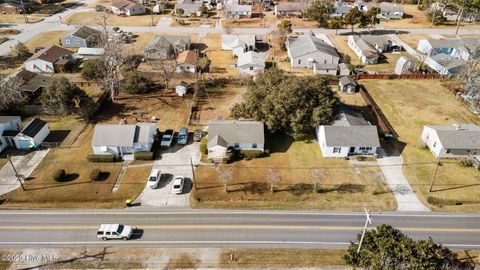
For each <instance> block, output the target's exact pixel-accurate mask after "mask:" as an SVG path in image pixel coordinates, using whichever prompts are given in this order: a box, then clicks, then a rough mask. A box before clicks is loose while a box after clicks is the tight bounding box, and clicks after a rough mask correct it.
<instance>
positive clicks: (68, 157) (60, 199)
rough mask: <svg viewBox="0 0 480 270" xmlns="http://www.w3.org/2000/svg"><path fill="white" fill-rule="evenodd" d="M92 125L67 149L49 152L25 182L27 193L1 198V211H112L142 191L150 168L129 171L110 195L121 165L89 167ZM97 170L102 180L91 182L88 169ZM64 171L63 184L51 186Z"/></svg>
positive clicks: (7, 195)
mask: <svg viewBox="0 0 480 270" xmlns="http://www.w3.org/2000/svg"><path fill="white" fill-rule="evenodd" d="M93 128H94V126H93V125H89V126H88V127H87V128H86V130H85V131H84V132H83V133H82V134H81V135H80V136H79V137H78V139H77V140H76V141H75V143H74V144H73V145H72V147H71V148H56V149H51V150H50V152H49V153H48V154H47V156H46V157H45V158H44V160H43V161H42V162H41V163H40V164H39V166H38V167H37V168H36V169H35V171H34V172H33V173H32V175H31V178H30V180H27V181H26V185H25V186H26V188H27V191H22V190H21V189H16V190H14V191H12V192H10V193H7V194H5V195H3V196H1V199H5V202H4V203H3V204H2V207H3V208H113V207H122V206H124V201H125V199H127V198H131V199H134V198H136V196H138V194H140V192H141V191H142V190H143V188H144V185H145V182H146V179H147V176H148V173H149V171H150V168H129V169H127V171H126V174H125V176H124V178H123V181H122V183H121V185H120V188H119V190H118V191H117V192H115V193H112V191H111V190H112V188H113V186H114V184H115V181H116V179H117V176H118V174H119V171H120V167H121V163H90V162H88V161H87V160H86V156H87V155H88V154H90V153H91V152H92V150H91V146H90V142H91V139H92V136H93ZM95 168H98V169H101V170H102V172H104V174H103V179H102V180H101V181H95V182H92V181H90V179H89V174H90V172H91V170H92V169H95ZM57 169H65V170H66V173H67V180H66V181H64V182H61V183H57V182H55V181H54V180H53V179H52V177H51V175H52V172H54V171H55V170H57Z"/></svg>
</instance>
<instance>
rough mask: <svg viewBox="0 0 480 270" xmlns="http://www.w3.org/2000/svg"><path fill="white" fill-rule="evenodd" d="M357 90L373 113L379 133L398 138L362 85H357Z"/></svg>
mask: <svg viewBox="0 0 480 270" xmlns="http://www.w3.org/2000/svg"><path fill="white" fill-rule="evenodd" d="M359 89H360V90H359V92H360V95H362V98H363V99H364V100H365V103H367V106H368V107H369V108H370V110H371V111H372V112H373V114H374V116H375V119H376V120H377V126H378V129H379V130H380V133H382V134H387V133H390V134H392V135H393V136H395V137H398V134H397V133H396V132H395V130H394V129H393V126H392V125H391V124H390V122H388V119H387V117H386V116H385V115H384V114H383V112H382V110H380V107H378V105H377V103H375V101H374V100H373V98H372V96H370V93H368V91H367V89H366V88H365V87H364V86H363V85H359Z"/></svg>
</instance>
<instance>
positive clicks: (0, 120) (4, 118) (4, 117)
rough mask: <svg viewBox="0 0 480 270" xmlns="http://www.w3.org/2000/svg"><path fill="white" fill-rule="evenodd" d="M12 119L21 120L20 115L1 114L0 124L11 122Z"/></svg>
mask: <svg viewBox="0 0 480 270" xmlns="http://www.w3.org/2000/svg"><path fill="white" fill-rule="evenodd" d="M12 120H20V116H3V115H0V124H3V123H7V122H10V121H12Z"/></svg>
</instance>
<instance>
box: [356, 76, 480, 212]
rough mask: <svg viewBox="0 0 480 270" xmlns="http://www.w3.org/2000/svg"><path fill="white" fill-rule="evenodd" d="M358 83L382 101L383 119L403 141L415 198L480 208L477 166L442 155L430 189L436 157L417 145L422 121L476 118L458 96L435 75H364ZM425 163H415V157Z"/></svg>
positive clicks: (466, 208) (464, 208) (461, 207)
mask: <svg viewBox="0 0 480 270" xmlns="http://www.w3.org/2000/svg"><path fill="white" fill-rule="evenodd" d="M361 83H362V84H364V85H365V87H366V88H367V89H368V91H369V93H370V94H371V95H372V97H373V98H374V99H375V101H376V103H377V104H378V105H379V106H380V108H381V109H382V111H383V113H384V114H385V115H386V117H387V119H388V120H389V121H390V123H391V124H392V125H393V127H394V129H395V131H396V132H397V133H398V134H399V140H400V141H401V142H403V143H405V144H406V147H405V149H404V150H403V153H402V155H403V158H404V162H405V163H406V164H407V165H406V166H404V172H405V174H406V177H407V178H408V180H409V182H410V184H411V185H412V186H413V188H414V190H415V191H416V193H417V195H418V196H419V198H420V199H421V200H422V201H423V202H424V203H427V202H426V201H427V197H428V196H434V197H437V198H441V197H442V196H443V195H445V199H457V200H461V201H477V203H476V204H465V205H459V206H444V207H442V208H439V207H435V206H432V205H430V207H431V208H432V209H434V210H439V211H459V212H476V211H479V210H480V189H479V188H478V185H480V172H479V171H476V170H475V169H473V168H463V167H461V166H460V165H459V164H458V162H457V161H455V160H448V161H447V160H445V161H443V162H442V166H440V167H439V170H438V173H437V179H436V183H435V187H434V192H432V193H430V192H429V191H428V189H429V185H430V181H431V179H432V175H433V172H434V170H435V158H434V157H433V155H432V154H430V152H429V150H428V149H424V148H423V147H421V146H420V143H419V139H420V135H421V132H422V130H423V126H424V125H450V124H453V123H476V124H479V123H480V121H479V118H478V117H476V116H475V115H473V114H472V113H471V112H470V111H469V110H468V109H467V108H466V107H465V106H464V105H462V104H461V103H460V102H458V101H457V100H456V99H455V97H454V96H453V94H451V93H449V92H448V90H447V89H445V88H444V87H443V86H442V82H441V81H439V80H362V81H361ZM425 162H426V163H428V164H419V163H425Z"/></svg>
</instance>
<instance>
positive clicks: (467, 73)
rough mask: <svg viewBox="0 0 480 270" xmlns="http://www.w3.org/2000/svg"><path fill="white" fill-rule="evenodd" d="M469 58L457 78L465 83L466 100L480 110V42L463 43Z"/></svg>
mask: <svg viewBox="0 0 480 270" xmlns="http://www.w3.org/2000/svg"><path fill="white" fill-rule="evenodd" d="M463 47H464V48H465V52H466V54H468V60H467V61H466V67H465V70H463V72H460V73H459V75H458V77H457V79H458V80H459V81H460V82H461V83H462V85H463V93H464V95H465V97H466V100H467V101H468V102H469V104H470V105H471V106H472V108H474V109H477V110H478V106H479V105H478V104H477V102H478V100H477V99H478V98H475V97H478V96H480V70H479V68H480V66H479V63H480V44H479V43H477V42H473V41H466V42H464V43H463Z"/></svg>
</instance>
